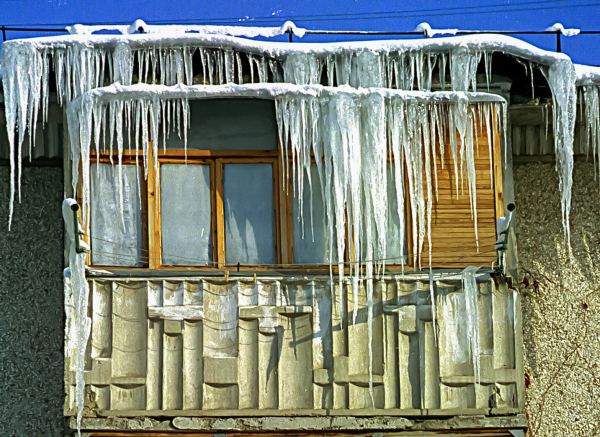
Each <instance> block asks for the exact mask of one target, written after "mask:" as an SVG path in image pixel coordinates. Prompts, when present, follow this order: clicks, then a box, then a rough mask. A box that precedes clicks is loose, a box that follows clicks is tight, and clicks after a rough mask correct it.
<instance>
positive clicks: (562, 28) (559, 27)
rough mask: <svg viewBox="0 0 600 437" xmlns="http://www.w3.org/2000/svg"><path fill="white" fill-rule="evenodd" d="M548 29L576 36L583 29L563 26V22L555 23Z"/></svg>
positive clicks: (564, 34)
mask: <svg viewBox="0 0 600 437" xmlns="http://www.w3.org/2000/svg"><path fill="white" fill-rule="evenodd" d="M546 31H549V32H560V33H561V34H562V35H563V36H575V35H579V32H581V29H565V26H563V25H562V24H560V23H554V24H553V25H552V26H550V27H548V28H547V29H546Z"/></svg>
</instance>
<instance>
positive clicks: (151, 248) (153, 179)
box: [146, 141, 162, 269]
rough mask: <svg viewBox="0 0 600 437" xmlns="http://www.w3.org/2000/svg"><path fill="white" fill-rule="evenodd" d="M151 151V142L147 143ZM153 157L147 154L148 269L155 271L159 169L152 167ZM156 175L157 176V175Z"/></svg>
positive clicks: (158, 236) (158, 239)
mask: <svg viewBox="0 0 600 437" xmlns="http://www.w3.org/2000/svg"><path fill="white" fill-rule="evenodd" d="M148 149H149V150H152V142H151V141H150V142H149V143H148ZM154 159H155V158H154V156H153V154H152V153H148V163H147V168H148V178H147V180H146V183H147V184H148V190H147V193H148V197H147V199H148V258H149V259H148V267H149V268H151V269H156V268H159V267H160V266H161V242H162V240H161V230H160V193H159V190H160V183H157V182H160V179H159V178H160V175H159V173H160V169H159V170H158V172H157V171H156V169H155V167H154ZM157 173H158V174H157Z"/></svg>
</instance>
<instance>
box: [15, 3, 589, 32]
mask: <svg viewBox="0 0 600 437" xmlns="http://www.w3.org/2000/svg"><path fill="white" fill-rule="evenodd" d="M556 3H567V5H560V6H555V7H542V8H525V9H523V8H522V9H515V8H519V7H521V6H527V5H539V4H556ZM597 5H598V4H597V3H591V4H580V5H577V4H575V5H574V4H572V2H570V1H569V0H541V1H527V2H519V3H508V4H502V3H497V4H492V5H490V4H484V5H478V6H462V7H460V6H457V7H445V8H429V9H410V10H406V11H380V12H362V13H360V12H357V13H344V14H313V15H288V16H274V15H268V16H257V17H251V18H246V17H226V18H211V19H174V20H148V21H146V23H147V24H194V23H196V24H197V23H219V22H223V23H237V24H240V23H257V22H282V21H283V20H301V21H337V20H339V19H352V20H354V19H381V18H408V17H414V16H421V15H422V14H424V13H435V16H436V17H437V16H440V15H463V14H474V13H477V14H483V13H497V12H513V11H516V12H519V11H525V10H549V9H552V10H555V9H563V8H574V7H590V6H597ZM488 8H502V9H501V10H498V11H486V10H485V9H488ZM448 11H456V12H450V13H448ZM415 14H418V15H415ZM72 24H73V23H53V24H42V23H37V24H34V23H27V24H10V25H6V26H17V27H18V26H63V25H64V26H68V25H72ZM82 24H85V25H90V26H91V25H111V24H112V25H129V24H131V21H117V22H105V21H98V22H88V23H82Z"/></svg>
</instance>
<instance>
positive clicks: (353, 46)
mask: <svg viewBox="0 0 600 437" xmlns="http://www.w3.org/2000/svg"><path fill="white" fill-rule="evenodd" d="M139 22H141V23H143V21H141V20H139ZM139 22H136V23H137V24H140V23H139ZM136 23H134V25H135V24H136ZM134 25H131V26H112V29H113V30H118V29H120V30H121V31H122V32H123V33H124V34H122V35H98V34H90V33H89V32H94V31H98V30H101V29H107V28H110V27H111V26H81V25H76V26H80V27H78V28H77V29H78V30H75V29H73V32H75V31H77V32H80V33H74V34H71V35H61V36H51V37H41V38H29V39H18V40H11V41H7V42H5V43H4V48H3V52H4V51H8V50H10V49H11V48H14V49H17V46H22V49H24V50H25V49H27V48H29V49H37V50H43V49H52V48H55V49H60V48H63V49H66V48H67V47H68V46H72V45H83V46H84V47H90V48H94V47H95V48H105V49H110V48H112V47H115V46H116V45H117V44H119V43H126V44H127V45H128V46H129V47H131V49H133V50H136V49H144V48H146V49H149V48H164V49H166V48H169V47H173V48H176V47H207V48H230V49H234V50H240V51H245V52H248V53H252V54H260V55H264V56H269V57H273V58H276V59H281V60H284V59H285V58H287V57H288V56H289V55H292V54H299V53H306V54H312V55H316V56H322V57H326V56H327V55H329V54H339V53H342V52H360V51H364V50H367V51H372V52H376V53H381V54H390V53H409V52H418V51H423V52H430V53H436V52H438V53H439V52H451V51H456V50H464V51H466V52H475V51H478V52H488V53H492V52H502V53H505V54H508V55H512V56H516V57H519V58H523V59H526V60H529V61H532V62H535V63H538V64H540V65H543V66H551V65H552V64H554V63H555V62H556V61H569V62H570V58H569V57H568V56H567V55H566V54H564V53H556V52H552V51H547V50H543V49H540V48H538V47H535V46H534V45H531V44H529V43H527V42H525V41H522V40H520V39H517V38H513V37H510V36H506V35H497V34H476V35H461V36H452V37H445V38H435V39H431V38H429V39H409V40H376V41H350V42H332V43H304V42H295V43H293V44H290V43H287V42H286V43H283V42H274V41H254V40H250V39H247V38H242V37H241V36H243V37H252V36H275V35H276V34H278V35H281V34H283V33H285V32H287V31H288V30H290V29H291V30H292V31H293V32H295V34H296V35H298V36H300V35H301V34H302V35H303V34H304V29H299V28H297V27H295V25H294V24H293V23H291V22H286V23H285V24H284V25H282V26H281V27H255V28H254V27H242V26H239V27H236V26H147V28H148V29H149V32H153V33H144V34H139V33H129V31H131V29H133V26H134ZM76 26H74V27H76ZM421 26H423V27H422V28H421V29H419V30H424V31H428V30H429V29H431V27H430V26H429V25H428V24H427V23H422V24H421V25H419V27H421ZM145 29H146V27H145ZM186 29H187V30H193V29H195V30H194V31H195V32H204V33H188V31H187V30H186ZM568 30H572V29H566V31H568ZM431 31H432V32H435V33H437V34H440V33H442V32H443V33H446V32H448V33H449V32H450V31H454V29H443V30H442V29H431ZM232 34H233V35H238V36H231V35H232ZM579 71H581V69H580V70H579ZM586 74H587V76H586V77H585V78H586V79H587V80H590V78H591V76H594V77H595V76H598V77H597V79H594V80H597V81H598V82H600V70H598V72H597V73H596V72H594V71H593V70H590V71H586ZM578 79H583V76H582V77H581V78H579V77H578Z"/></svg>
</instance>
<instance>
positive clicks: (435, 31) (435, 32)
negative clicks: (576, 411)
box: [415, 23, 458, 38]
mask: <svg viewBox="0 0 600 437" xmlns="http://www.w3.org/2000/svg"><path fill="white" fill-rule="evenodd" d="M415 32H424V33H425V34H426V35H427V38H431V37H433V36H435V35H456V33H457V32H458V29H432V28H431V26H430V25H429V23H421V24H419V25H418V26H417V27H416V28H415Z"/></svg>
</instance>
